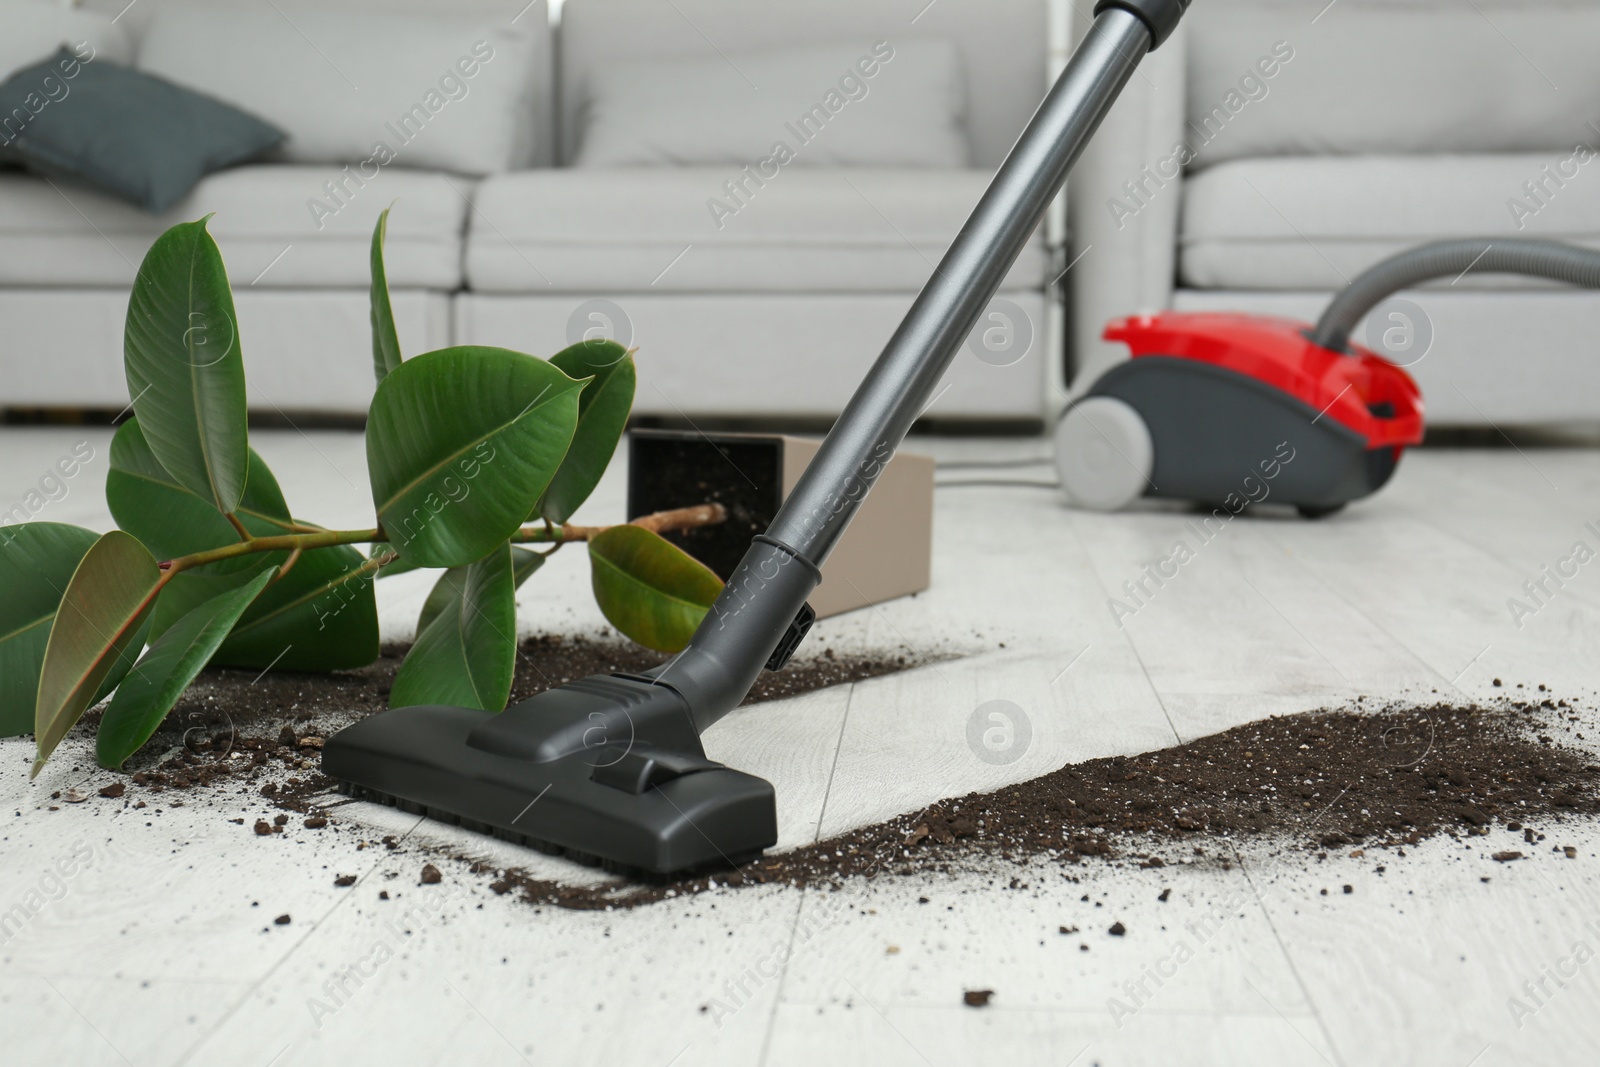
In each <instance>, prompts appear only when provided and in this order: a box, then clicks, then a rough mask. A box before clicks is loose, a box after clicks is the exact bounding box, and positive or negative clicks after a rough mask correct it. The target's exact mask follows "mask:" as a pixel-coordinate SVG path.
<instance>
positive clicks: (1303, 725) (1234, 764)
mask: <svg viewBox="0 0 1600 1067" xmlns="http://www.w3.org/2000/svg"><path fill="white" fill-rule="evenodd" d="M1576 721H1578V716H1577V715H1576V714H1575V713H1574V712H1573V711H1572V709H1571V708H1570V706H1569V705H1568V703H1567V702H1566V701H1564V700H1563V701H1556V700H1554V699H1542V700H1540V701H1539V702H1537V703H1534V702H1530V701H1515V700H1512V701H1506V702H1505V703H1503V704H1501V705H1499V706H1497V707H1493V708H1481V707H1479V708H1461V707H1452V706H1449V705H1445V704H1436V705H1433V706H1430V707H1420V708H1416V707H1410V708H1408V707H1391V708H1388V709H1385V710H1382V711H1377V712H1366V711H1360V710H1342V711H1323V712H1314V713H1307V714H1300V715H1290V716H1283V717H1276V718H1272V719H1268V720H1266V721H1263V722H1256V723H1250V724H1248V725H1245V726H1240V727H1237V728H1235V729H1232V730H1228V731H1226V732H1224V733H1220V734H1214V735H1212V736H1209V737H1203V738H1200V739H1199V740H1196V741H1194V742H1191V743H1189V744H1187V745H1180V746H1176V747H1173V748H1167V749H1162V750H1160V751H1156V752H1148V753H1145V754H1143V755H1140V756H1132V757H1122V756H1118V757H1114V758H1110V759H1096V760H1090V761H1088V762H1085V763H1079V764H1073V765H1070V766H1066V767H1062V768H1061V769H1059V770H1056V771H1053V772H1051V773H1050V774H1046V775H1044V776H1042V777H1039V778H1035V779H1032V780H1031V781H1027V782H1023V783H1020V784H1018V785H1013V786H1008V787H1006V788H1004V789H998V790H995V791H993V792H988V793H972V794H969V795H967V796H964V797H959V798H955V799H951V800H944V801H940V802H938V803H936V804H934V805H932V806H930V807H928V808H927V809H925V810H923V811H921V812H917V813H915V814H911V815H906V816H902V817H899V818H895V819H890V820H888V821H886V822H882V823H878V824H876V825H873V826H868V827H864V828H862V829H860V830H855V831H853V832H851V833H848V834H844V835H842V836H839V837H835V838H831V839H829V840H826V841H822V842H820V843H818V844H815V845H812V846H810V847H807V848H802V849H797V850H795V851H792V852H787V853H783V854H780V855H774V856H770V857H765V858H763V859H761V860H757V861H755V862H753V863H750V864H746V865H745V866H743V867H740V868H737V869H734V870H728V871H721V872H715V873H712V874H708V875H703V876H700V877H697V878H690V879H682V880H677V881H673V882H668V883H663V884H659V885H643V886H639V885H633V886H623V887H618V886H615V885H611V886H597V887H583V888H580V887H573V886H565V885H560V884H557V883H553V882H547V881H539V880H536V879H532V878H529V877H528V876H527V875H526V874H525V873H523V872H520V871H514V870H513V871H505V872H502V873H501V874H500V876H499V878H498V880H497V881H496V883H495V886H494V887H495V889H496V890H497V891H499V892H508V891H510V890H513V889H515V890H517V891H519V892H520V893H521V895H522V896H523V897H525V898H526V899H527V900H529V901H530V902H533V903H536V904H549V905H555V906H558V907H566V908H577V909H594V908H606V907H632V906H637V905H639V904H646V903H652V902H655V901H659V900H664V899H668V898H672V897H679V896H685V895H693V894H695V893H698V892H702V891H704V890H706V889H708V888H713V887H716V886H741V885H762V884H781V885H790V886H802V887H803V886H813V885H836V884H838V883H840V882H841V881H842V880H844V879H846V878H852V877H866V878H871V877H878V876H884V875H910V874H915V873H919V872H923V871H929V870H948V869H951V867H952V866H953V865H956V864H959V863H964V862H967V861H970V860H973V859H979V858H990V857H998V858H1003V859H1006V860H1012V861H1026V860H1035V859H1039V858H1046V859H1051V860H1056V861H1059V862H1061V863H1066V864H1074V863H1079V862H1082V861H1083V860H1084V859H1085V858H1087V857H1101V858H1105V859H1115V860H1117V861H1119V862H1128V863H1135V864H1137V865H1139V866H1144V867H1160V866H1164V865H1166V863H1167V862H1169V861H1170V860H1171V858H1172V857H1173V856H1174V854H1181V853H1184V852H1188V853H1190V854H1193V853H1196V852H1198V853H1201V854H1207V853H1212V854H1215V856H1216V857H1217V862H1220V863H1222V864H1223V865H1227V864H1228V863H1229V859H1228V857H1229V856H1231V854H1232V848H1231V847H1232V846H1233V845H1235V844H1243V843H1245V842H1247V841H1272V842H1276V843H1280V844H1281V845H1282V846H1284V847H1289V848H1302V849H1307V850H1312V851H1318V850H1330V849H1344V848H1354V847H1357V846H1365V847H1367V848H1403V847H1404V846H1405V845H1409V844H1416V843H1417V842H1419V841H1421V840H1422V839H1423V838H1426V837H1431V836H1434V835H1437V834H1441V833H1443V834H1449V835H1452V836H1462V835H1483V834H1487V833H1488V832H1489V827H1490V826H1491V825H1492V824H1495V823H1503V824H1506V825H1507V826H1508V828H1509V829H1511V830H1513V831H1518V830H1520V831H1522V832H1523V833H1524V835H1525V839H1526V840H1527V841H1528V842H1529V843H1534V842H1537V841H1539V840H1542V835H1539V834H1538V833H1537V831H1535V830H1534V829H1533V828H1532V827H1531V826H1530V825H1527V824H1529V823H1530V822H1533V821H1539V822H1541V823H1542V822H1546V821H1548V820H1551V819H1560V818H1564V817H1570V816H1585V817H1589V816H1593V815H1595V814H1597V813H1600V766H1597V765H1596V763H1595V761H1594V757H1592V756H1591V755H1589V754H1587V753H1584V752H1582V751H1580V750H1578V749H1576V748H1572V747H1568V746H1567V745H1566V744H1559V743H1557V742H1556V740H1555V738H1553V737H1552V736H1551V734H1552V731H1557V730H1560V729H1561V727H1563V726H1565V727H1567V731H1566V732H1567V733H1569V734H1570V735H1571V736H1572V738H1574V739H1576V740H1581V739H1582V734H1581V733H1578V732H1576V730H1575V729H1574V728H1572V727H1571V723H1573V722H1576ZM1163 854H1165V855H1166V856H1167V857H1168V858H1166V859H1164V858H1163ZM1520 855H1521V854H1520V853H1515V854H1513V853H1511V852H1501V853H1497V854H1496V855H1495V856H1494V858H1495V859H1498V860H1501V861H1507V860H1510V859H1516V858H1520Z"/></svg>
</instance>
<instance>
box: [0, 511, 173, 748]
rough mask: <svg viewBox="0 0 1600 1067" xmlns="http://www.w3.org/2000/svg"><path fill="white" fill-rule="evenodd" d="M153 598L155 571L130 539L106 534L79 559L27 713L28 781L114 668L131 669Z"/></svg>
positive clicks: (157, 576) (158, 587)
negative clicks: (34, 743)
mask: <svg viewBox="0 0 1600 1067" xmlns="http://www.w3.org/2000/svg"><path fill="white" fill-rule="evenodd" d="M160 591H161V568H160V567H158V566H157V565H156V560H155V557H154V556H152V555H151V554H150V550H149V549H147V548H145V547H144V546H143V545H141V544H140V543H139V541H138V539H137V538H135V537H133V536H132V535H131V534H126V533H123V532H122V531H121V530H112V531H111V532H110V533H108V534H106V535H105V536H103V537H101V538H100V539H99V540H98V541H96V542H95V543H94V544H93V545H92V546H91V547H90V548H89V551H88V552H86V553H84V557H83V560H82V562H80V563H79V564H78V568H77V570H75V571H74V572H73V574H72V580H71V582H69V583H68V585H67V589H66V593H65V595H64V596H63V597H62V598H61V607H60V609H59V610H58V611H57V612H56V618H55V623H54V624H53V625H52V626H51V627H50V640H49V643H48V644H47V645H46V646H45V653H44V664H43V666H42V667H41V668H40V671H39V696H38V700H37V703H36V706H35V710H34V734H35V735H36V736H37V738H38V746H39V750H38V756H37V757H36V758H35V759H34V761H33V771H32V773H31V774H30V775H29V777H36V776H37V775H38V773H39V771H40V770H42V769H43V767H44V764H45V761H46V760H47V759H49V758H50V753H51V752H53V751H55V747H56V745H58V744H60V742H61V739H62V738H63V737H65V736H66V735H67V731H68V730H70V729H72V725H73V723H75V722H77V721H78V716H80V715H82V714H83V712H84V710H85V709H86V708H88V707H89V705H90V704H92V703H93V702H94V699H95V697H96V696H97V695H98V694H99V693H100V692H101V689H102V687H103V685H104V683H105V682H106V680H107V679H108V678H109V677H111V675H112V672H113V671H115V670H116V669H117V668H118V667H119V665H120V664H121V661H123V660H124V659H126V661H127V664H128V665H129V666H131V665H132V664H133V660H134V658H135V657H136V655H137V652H138V646H139V645H140V644H142V641H143V638H142V633H143V629H144V622H145V618H146V616H147V615H148V614H149V612H150V605H151V604H153V603H155V599H156V594H157V593H158V592H160Z"/></svg>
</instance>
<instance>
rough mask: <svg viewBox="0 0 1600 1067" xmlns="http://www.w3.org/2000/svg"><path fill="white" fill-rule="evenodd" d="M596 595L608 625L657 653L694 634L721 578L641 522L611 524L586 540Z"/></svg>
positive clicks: (683, 642) (673, 648)
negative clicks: (636, 524)
mask: <svg viewBox="0 0 1600 1067" xmlns="http://www.w3.org/2000/svg"><path fill="white" fill-rule="evenodd" d="M589 561H590V564H591V572H592V577H593V582H594V598H595V601H596V602H597V603H598V604H599V605H600V610H601V611H602V612H604V613H605V617H606V618H607V619H608V620H609V621H610V623H611V625H613V626H615V627H616V628H617V629H618V630H621V631H622V633H623V635H624V636H626V637H628V638H631V639H632V640H634V641H637V642H638V643H639V644H641V645H643V646H645V647H646V648H653V649H655V650H656V651H657V652H678V651H681V650H682V648H683V646H685V645H687V644H688V643H689V638H691V637H693V636H694V631H695V628H696V627H698V626H699V625H700V620H701V619H703V618H705V615H706V612H707V611H709V610H710V609H711V604H712V602H713V601H715V600H716V599H717V594H718V593H720V592H722V581H721V579H719V578H718V577H717V576H716V575H715V574H713V573H711V570H710V569H709V568H708V567H706V565H705V564H703V563H701V562H700V561H699V560H697V559H695V558H694V557H693V556H690V555H689V554H688V553H687V552H685V551H684V550H683V549H681V548H679V547H678V546H677V545H675V544H673V543H672V542H670V541H667V540H665V539H663V538H662V537H661V536H660V535H659V534H656V533H652V532H651V531H649V530H646V529H645V528H644V527H642V526H613V527H611V529H609V530H607V531H605V532H604V533H602V534H600V535H599V536H598V537H596V538H595V539H594V540H592V541H590V542H589Z"/></svg>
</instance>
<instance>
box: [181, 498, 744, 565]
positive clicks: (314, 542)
mask: <svg viewBox="0 0 1600 1067" xmlns="http://www.w3.org/2000/svg"><path fill="white" fill-rule="evenodd" d="M727 517H728V509H727V508H725V507H723V506H722V505H721V504H697V505H695V506H694V507H688V508H674V509H672V510H671V511H658V512H655V513H654V514H652V515H641V516H639V517H638V518H637V519H634V520H633V521H632V522H631V523H629V524H628V525H630V526H641V527H643V528H644V529H646V530H650V531H651V532H653V533H668V532H670V531H674V530H692V529H694V528H695V527H697V526H714V525H716V524H717V523H719V522H723V521H725V520H726V519H727ZM609 529H612V527H610V526H573V525H570V524H568V525H563V526H552V525H548V524H547V525H544V526H524V527H523V528H522V529H520V530H518V531H517V532H516V533H514V534H512V535H511V540H512V541H513V542H515V543H517V544H530V543H531V544H539V543H544V544H554V545H556V546H558V547H559V546H560V545H564V544H566V543H567V542H569V541H592V540H594V539H595V538H596V537H598V536H600V535H601V534H603V533H605V532H606V531H607V530H609ZM387 540H388V538H387V537H386V536H385V535H384V532H383V530H382V529H378V528H374V529H371V530H316V531H315V532H314V533H294V534H279V535H275V536H273V537H250V538H248V539H247V540H244V541H240V542H239V543H238V544H233V545H224V546H223V547H221V548H213V549H209V550H208V551H205V552H196V553H194V554H193V555H189V556H179V557H178V558H177V559H171V560H168V561H166V562H165V563H162V564H161V570H162V571H163V572H164V573H165V576H166V577H171V576H172V575H176V574H180V573H182V572H183V571H186V570H190V569H192V568H195V567H203V566H205V565H206V564H208V563H216V562H217V561H218V560H224V559H237V558H238V557H240V556H248V555H252V554H254V553H257V552H288V553H290V558H289V560H288V561H287V562H286V563H285V564H284V568H283V570H284V572H287V571H288V570H289V568H290V567H292V566H293V565H294V564H295V562H297V561H298V560H299V557H300V555H301V554H302V553H305V552H309V551H311V550H312V549H316V548H331V547H332V546H334V545H368V544H384V543H386V542H387ZM390 555H394V553H390ZM385 562H388V561H387V560H386V561H385ZM379 566H382V564H379Z"/></svg>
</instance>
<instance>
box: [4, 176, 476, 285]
mask: <svg viewBox="0 0 1600 1067" xmlns="http://www.w3.org/2000/svg"><path fill="white" fill-rule="evenodd" d="M352 173H353V172H352ZM333 181H341V182H343V183H344V186H345V188H346V189H348V190H350V191H351V192H350V194H349V195H347V196H345V197H344V203H345V206H344V207H343V208H340V209H339V210H338V211H337V212H336V213H332V214H324V215H322V216H321V217H320V220H319V219H318V218H315V217H313V215H312V212H311V211H310V210H308V208H307V202H308V201H309V200H313V199H320V200H322V201H323V202H324V203H331V202H332V201H331V199H330V198H329V196H328V191H327V188H328V183H330V182H333ZM472 185H473V183H472V182H470V181H467V180H465V179H462V178H446V177H444V176H442V175H438V174H430V173H427V172H419V171H406V170H403V169H399V168H389V169H386V170H385V171H383V173H382V174H381V176H379V177H378V178H376V179H374V180H373V181H370V182H368V183H367V186H366V188H364V189H363V188H359V187H357V186H356V185H355V183H354V182H353V181H352V180H351V178H350V177H349V176H347V175H344V174H341V172H339V171H336V170H334V169H333V168H332V167H312V166H293V165H287V164H271V165H267V164H256V165H250V166H244V167H237V168H235V169H233V170H227V171H220V172H218V173H216V174H213V175H211V176H209V177H207V178H205V179H204V180H203V181H201V183H200V184H199V185H198V186H197V187H196V188H195V190H194V192H192V193H190V194H189V195H188V196H187V197H185V198H184V199H183V200H182V201H180V202H179V203H178V204H177V205H176V206H174V207H173V208H172V209H171V210H169V211H167V212H165V213H163V214H161V215H156V216H151V215H148V214H146V213H144V212H143V211H140V210H139V209H137V208H135V207H132V206H131V205H128V204H125V203H122V202H121V201H118V200H113V199H111V198H110V197H107V196H103V195H101V194H98V193H93V192H89V191H86V190H81V189H77V188H72V187H69V186H66V185H61V184H60V183H56V184H51V183H50V182H49V181H46V180H43V179H40V178H35V177H31V176H26V175H20V174H0V285H13V286H58V287H59V286H108V285H109V286H116V287H119V288H120V287H123V286H127V285H130V284H132V282H133V276H134V273H135V271H136V270H137V269H138V266H139V262H140V260H141V259H143V257H144V254H145V252H146V251H148V249H149V247H150V245H151V244H153V243H154V242H155V239H156V238H157V237H158V236H159V235H160V234H161V233H162V232H163V231H164V230H165V229H167V227H169V226H172V225H174V224H176V223H179V222H185V221H190V220H193V219H197V218H199V217H200V216H202V215H205V214H207V213H209V212H215V213H216V216H215V217H214V218H213V219H212V220H211V222H210V230H211V233H212V234H213V235H214V236H215V237H216V239H217V243H218V245H219V246H220V247H221V249H222V255H223V259H224V260H225V262H226V263H227V266H228V276H229V278H230V279H231V280H232V281H233V284H234V285H235V286H250V285H254V286H255V287H257V288H304V287H309V286H329V287H348V288H362V287H365V286H366V285H367V284H368V282H369V272H368V252H369V247H370V242H371V238H372V228H373V226H374V224H375V223H376V222H377V218H378V213H379V212H380V211H382V210H383V208H384V207H385V206H386V205H388V204H389V203H390V202H391V201H397V202H396V203H395V207H394V211H393V212H392V213H391V214H390V216H389V232H388V242H387V255H386V257H385V258H386V262H387V265H388V274H389V284H390V286H391V287H393V288H396V289H403V288H426V289H454V288H457V287H458V286H459V285H460V282H461V233H462V230H463V221H464V219H465V216H466V213H467V201H466V199H465V198H466V197H467V196H470V195H471V193H472ZM319 221H320V223H321V225H320V227H319V225H318V222H319Z"/></svg>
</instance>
